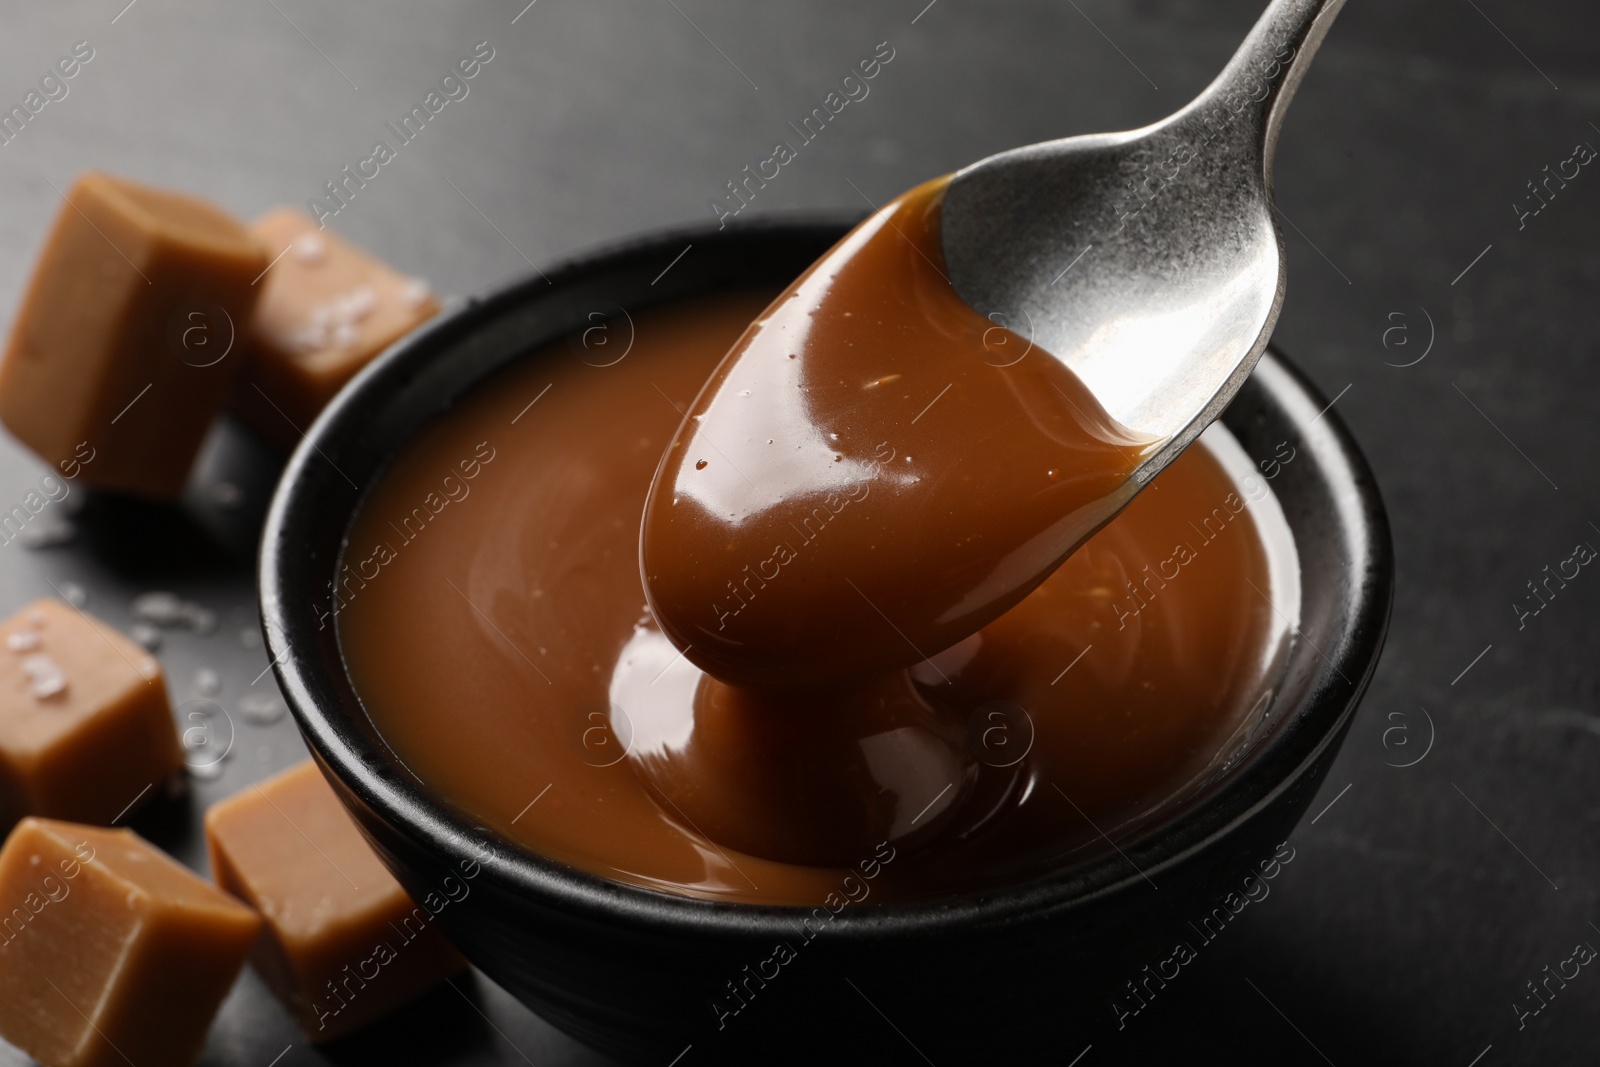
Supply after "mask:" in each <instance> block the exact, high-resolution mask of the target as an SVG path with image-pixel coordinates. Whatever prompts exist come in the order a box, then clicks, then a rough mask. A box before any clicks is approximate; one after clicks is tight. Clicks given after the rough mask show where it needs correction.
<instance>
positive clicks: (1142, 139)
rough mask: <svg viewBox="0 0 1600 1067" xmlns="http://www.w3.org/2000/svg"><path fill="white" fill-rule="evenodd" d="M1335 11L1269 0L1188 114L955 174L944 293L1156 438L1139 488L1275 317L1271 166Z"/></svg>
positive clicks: (944, 227) (1173, 452)
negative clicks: (1038, 352) (1047, 358)
mask: <svg viewBox="0 0 1600 1067" xmlns="http://www.w3.org/2000/svg"><path fill="white" fill-rule="evenodd" d="M1343 6H1344V0H1274V3H1272V4H1271V6H1269V7H1268V8H1267V11H1266V13H1265V14H1263V15H1262V17H1261V19H1260V21H1258V22H1257V23H1256V25H1255V27H1254V29H1252V30H1251V32H1250V34H1249V36H1248V37H1247V38H1246V39H1245V41H1244V44H1243V45H1242V46H1241V47H1240V49H1239V51H1238V52H1237V53H1236V54H1235V55H1234V57H1233V59H1232V60H1230V61H1229V63H1228V65H1227V67H1226V68H1225V69H1224V70H1223V72H1222V73H1221V74H1220V75H1219V76H1218V77H1217V79H1216V80H1215V81H1214V82H1212V83H1211V85H1210V86H1209V87H1208V88H1207V89H1206V90H1205V92H1203V93H1201V94H1200V96H1198V97H1197V98H1196V99H1195V100H1194V101H1193V102H1192V103H1190V104H1189V105H1188V106H1187V107H1185V108H1183V109H1182V110H1181V111H1179V112H1177V113H1176V114H1174V115H1172V116H1170V117H1169V118H1166V119H1163V120H1162V121H1161V122H1158V123H1156V124H1155V125H1153V126H1148V127H1146V128H1144V129H1141V130H1133V131H1131V132H1127V133H1114V134H1097V135H1091V136H1085V137H1070V138H1066V139H1064V140H1059V141H1048V142H1044V143H1042V144H1035V145H1029V146H1027V147H1025V148H1018V149H1015V150H1013V151H1009V152H1002V153H1000V154H999V155H995V156H990V157H989V158H988V159H985V160H982V161H980V162H978V163H974V164H972V165H971V166H969V167H966V168H965V169H963V170H961V171H959V172H957V173H956V175H955V176H954V178H952V179H951V182H950V187H949V189H948V190H946V192H945V196H944V204H943V208H942V215H941V232H942V244H943V250H944V258H945V265H946V270H947V271H948V273H949V277H950V281H951V284H952V285H953V286H954V288H955V290H956V292H957V293H958V294H959V295H960V296H961V298H962V299H963V300H965V301H966V302H967V303H968V304H970V305H971V306H972V307H973V308H975V309H977V310H978V311H980V312H982V313H983V314H985V315H987V316H988V317H989V318H991V319H993V320H994V321H995V322H996V323H998V324H1000V325H1003V326H1005V327H1007V328H1008V329H1010V330H1012V331H1013V332H1016V333H1020V334H1022V335H1023V336H1024V337H1026V338H1028V339H1029V340H1030V341H1032V342H1033V344H1034V345H1035V346H1037V347H1039V348H1042V349H1044V350H1045V351H1046V352H1048V353H1049V354H1050V355H1052V356H1054V357H1055V358H1057V359H1059V360H1060V361H1061V362H1063V363H1065V364H1066V365H1067V366H1068V367H1069V368H1071V370H1072V371H1073V372H1074V373H1075V374H1076V375H1077V376H1078V377H1079V379H1080V380H1082V381H1083V383H1084V384H1085V385H1086V386H1087V387H1088V389H1089V391H1090V392H1091V393H1092V394H1093V395H1094V397H1095V399H1096V400H1098V401H1099V402H1100V404H1101V406H1102V407H1103V408H1104V409H1105V410H1106V412H1107V413H1109V414H1110V415H1111V416H1112V417H1113V418H1115V419H1116V420H1117V421H1118V422H1120V423H1121V424H1122V425H1123V426H1124V427H1126V428H1127V429H1129V430H1132V431H1134V432H1135V433H1138V434H1140V435H1143V436H1147V437H1150V438H1153V439H1156V440H1159V441H1162V444H1161V446H1160V447H1159V448H1156V449H1153V450H1152V451H1151V452H1150V453H1149V454H1148V455H1147V456H1146V457H1145V458H1144V459H1143V461H1142V462H1141V463H1140V464H1139V465H1138V467H1137V468H1136V470H1135V471H1134V474H1133V482H1134V484H1135V485H1143V484H1144V483H1146V482H1148V481H1149V480H1150V479H1151V478H1153V477H1154V476H1155V475H1156V474H1157V473H1158V472H1159V471H1160V470H1161V469H1162V468H1163V467H1165V466H1166V465H1167V464H1168V463H1170V462H1171V461H1172V460H1173V459H1174V458H1175V457H1176V456H1177V455H1178V453H1180V452H1182V451H1183V449H1184V448H1185V447H1187V446H1188V445H1189V443H1190V442H1191V441H1193V440H1194V439H1195V438H1196V437H1197V436H1199V434H1200V432H1201V431H1202V430H1204V429H1205V427H1206V426H1208V425H1210V423H1211V422H1212V421H1214V420H1215V419H1216V418H1217V416H1218V415H1220V414H1221V413H1222V410H1223V409H1224V408H1225V407H1227V405H1228V402H1229V401H1230V400H1232V399H1233V396H1234V394H1235V393H1237V392H1238V390H1239V387H1240V385H1242V384H1243V383H1244V380H1245V378H1247V377H1248V376H1249V374H1250V371H1251V370H1252V369H1253V368H1254V367H1255V365H1256V361H1257V360H1259V359H1260V358H1261V353H1262V352H1263V351H1265V349H1266V346H1267V339H1268V337H1270V336H1271V333H1272V327H1273V324H1274V323H1275V322H1276V321H1277V318H1278V312H1279V310H1280V309H1281V308H1282V306H1283V293H1284V259H1283V241H1282V234H1281V232H1280V231H1279V228H1278V226H1277V223H1276V221H1275V219H1274V215H1273V212H1274V207H1273V195H1272V161H1273V156H1274V151H1275V148H1276V146H1277V139H1278V130H1279V128H1280V127H1281V126H1282V123H1283V116H1284V112H1285V111H1286V110H1287V108H1288V105H1289V100H1290V98H1291V97H1292V96H1293V95H1294V92H1295V89H1296V88H1297V87H1298V85H1299V83H1300V80H1301V79H1302V78H1303V77H1304V76H1305V72H1306V69H1307V68H1308V66H1309V65H1310V62H1311V58H1312V56H1313V54H1314V53H1315V52H1316V50H1317V47H1318V45H1320V44H1321V42H1322V38H1323V37H1324V36H1325V35H1326V34H1327V31H1328V27H1329V26H1330V25H1331V23H1332V22H1333V19H1334V17H1335V16H1336V15H1337V14H1338V12H1339V9H1340V8H1341V7H1343Z"/></svg>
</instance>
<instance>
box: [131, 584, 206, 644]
mask: <svg viewBox="0 0 1600 1067" xmlns="http://www.w3.org/2000/svg"><path fill="white" fill-rule="evenodd" d="M133 617H134V618H136V619H138V620H139V621H140V622H146V623H149V624H151V625H152V626H160V627H162V628H164V629H170V628H172V627H176V626H184V627H187V628H189V629H190V630H193V631H194V632H195V633H197V634H208V633H210V632H211V631H212V630H215V629H216V628H217V614H216V612H214V611H212V610H211V609H210V608H207V607H204V606H202V605H200V604H196V603H193V602H192V601H188V600H184V599H183V598H181V597H179V596H178V595H177V594H175V593H163V592H157V593H141V594H139V595H138V596H136V597H134V598H133Z"/></svg>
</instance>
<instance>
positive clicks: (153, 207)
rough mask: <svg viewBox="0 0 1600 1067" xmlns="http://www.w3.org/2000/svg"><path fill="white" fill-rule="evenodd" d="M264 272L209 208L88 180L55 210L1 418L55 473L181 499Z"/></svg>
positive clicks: (3, 391)
mask: <svg viewBox="0 0 1600 1067" xmlns="http://www.w3.org/2000/svg"><path fill="white" fill-rule="evenodd" d="M266 265H267V261H266V258H265V257H264V256H263V255H262V253H261V248H260V246H259V245H258V244H257V243H256V242H255V240H254V238H252V237H251V236H250V233H249V231H248V230H246V229H245V228H244V227H243V226H242V225H241V224H240V223H239V222H237V221H235V220H234V219H233V218H231V217H229V216H228V215H226V214H224V213H223V212H222V211H220V210H218V209H217V208H215V207H212V206H211V205H210V204H207V203H205V202H203V201H200V200H195V199H192V198H190V197H187V196H182V195H179V194H177V193H170V192H166V191H163V190H160V189H152V188H150V187H148V186H144V185H139V184H137V183H134V182H130V181H126V180H124V179H122V178H113V177H111V176H109V175H106V174H95V173H90V174H85V175H84V176H83V177H81V178H79V179H78V180H77V182H75V183H74V184H73V186H72V189H71V190H70V191H69V192H68V193H67V203H65V204H63V205H62V207H61V210H60V212H58V213H57V215H56V221H55V225H54V226H53V227H52V229H51V231H50V236H49V237H48V238H47V239H46V241H45V247H44V252H43V254H42V255H41V256H40V258H39V262H38V265H37V266H35V268H34V272H33V280H32V282H30V283H29V286H28V293H27V296H26V298H25V299H24V300H23V303H22V307H21V310H20V311H19V312H18V313H17V319H16V325H15V326H14V327H13V328H12V332H11V341H10V344H9V345H8V346H7V348H6V354H5V360H4V362H3V363H0V420H3V421H4V422H5V424H6V426H8V427H9V428H10V429H11V432H12V433H14V434H16V435H17V437H19V438H21V440H22V442H23V443H24V444H26V445H27V446H28V447H29V448H31V449H33V450H34V451H35V452H37V453H38V454H39V456H40V457H41V458H42V459H44V460H45V462H47V463H49V464H50V465H51V466H52V467H55V468H57V469H59V470H60V471H61V472H62V473H65V474H68V475H69V476H77V477H81V478H82V479H83V480H84V481H85V482H87V483H89V484H91V485H97V486H100V487H102V488H105V489H111V490H115V491H118V492H124V493H132V494H136V495H140V496H148V497H156V498H171V497H175V496H177V495H178V493H179V491H180V490H181V489H182V488H183V484H184V482H185V480H186V479H187V478H188V474H189V468H190V466H191V465H192V464H193V462H194V457H195V453H196V452H197V451H198V450H199V448H200V442H201V439H202V438H203V437H204V436H205V433H206V430H207V429H208V428H209V427H210V425H211V423H212V421H213V420H214V419H215V417H216V415H217V413H218V412H219V411H221V409H222V407H223V405H224V404H225V403H226V402H227V398H228V395H229V392H230V390H231V388H232V385H233V380H234V378H235V377H236V374H237V371H238V369H239V367H240V365H241V364H242V362H243V360H241V359H240V358H239V353H237V352H234V353H232V355H231V356H230V355H229V352H230V349H231V348H233V347H235V346H234V339H235V335H236V333H243V331H244V328H245V324H246V323H247V322H248V320H249V317H250V311H251V308H252V307H253V306H254V304H255V300H256V297H257V295H258V293H259V289H258V288H257V287H255V286H253V285H252V284H251V282H252V281H253V280H254V279H255V278H256V277H257V276H258V275H259V274H260V273H261V271H262V269H263V268H264V267H265V266H266Z"/></svg>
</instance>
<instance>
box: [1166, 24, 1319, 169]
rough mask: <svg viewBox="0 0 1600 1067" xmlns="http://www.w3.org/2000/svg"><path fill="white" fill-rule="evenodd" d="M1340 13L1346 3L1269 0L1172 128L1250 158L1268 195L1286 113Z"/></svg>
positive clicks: (1177, 115) (1174, 119) (1173, 119)
mask: <svg viewBox="0 0 1600 1067" xmlns="http://www.w3.org/2000/svg"><path fill="white" fill-rule="evenodd" d="M1342 7H1344V0H1272V3H1271V4H1270V5H1269V6H1268V7H1267V10H1266V12H1265V13H1263V14H1262V16H1261V18H1260V19H1259V20H1257V22H1256V24H1255V26H1254V28H1252V29H1251V31H1250V34H1249V36H1247V37H1246V38H1245V40H1244V43H1243V44H1242V45H1240V46H1239V50H1238V51H1237V52H1235V53H1234V56H1233V58H1232V59H1230V60H1229V61H1228V65H1227V66H1226V67H1224V68H1223V69H1222V73H1221V74H1219V75H1217V78H1216V80H1215V81H1213V82H1212V83H1211V84H1210V85H1209V86H1207V87H1206V89H1205V91H1204V92H1202V93H1201V94H1200V95H1199V96H1197V97H1196V98H1195V99H1194V102H1193V103H1191V104H1189V106H1188V107H1185V108H1184V109H1183V110H1182V111H1180V112H1178V114H1176V115H1174V116H1173V117H1172V120H1171V121H1172V123H1173V125H1174V126H1180V127H1185V128H1187V130H1188V131H1190V132H1191V133H1193V134H1195V135H1199V136H1200V137H1201V139H1202V140H1203V141H1205V142H1207V143H1210V142H1212V141H1216V142H1218V143H1219V144H1220V145H1221V146H1223V147H1224V149H1225V150H1231V151H1232V152H1234V153H1237V154H1239V155H1240V156H1243V157H1245V159H1251V157H1253V161H1254V162H1257V163H1259V165H1260V167H1261V175H1262V178H1263V180H1264V181H1265V182H1266V185H1267V189H1268V190H1269V191H1270V190H1271V189H1272V160H1273V156H1274V155H1275V154H1276V152H1277V147H1278V130H1279V128H1281V127H1282V125H1283V116H1284V113H1285V112H1286V111H1288V109H1289V101H1290V100H1291V99H1292V98H1293V97H1294V92H1295V90H1296V89H1297V88H1299V86H1300V80H1301V79H1302V78H1304V77H1305V74H1306V70H1307V68H1309V67H1310V66H1311V57H1312V56H1314V55H1316V52H1317V47H1318V46H1319V45H1321V44H1322V39H1323V37H1325V36H1327V33H1328V27H1329V26H1331V25H1332V24H1333V19H1334V16H1336V15H1337V14H1338V13H1339V9H1340V8H1342ZM1196 127H1199V128H1200V129H1196ZM1201 130H1203V131H1204V132H1203V133H1201ZM1241 161H1244V160H1241Z"/></svg>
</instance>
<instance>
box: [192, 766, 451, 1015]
mask: <svg viewBox="0 0 1600 1067" xmlns="http://www.w3.org/2000/svg"><path fill="white" fill-rule="evenodd" d="M206 847H207V851H208V852H209V853H210V856H211V872H212V876H213V877H214V878H215V879H216V881H217V884H218V885H219V886H221V887H223V888H224V889H226V890H228V891H229V892H231V893H233V894H234V895H236V896H238V897H240V898H241V899H243V900H244V901H246V902H247V903H249V904H251V905H252V906H253V907H255V908H256V910H258V911H259V912H261V914H262V916H263V917H264V918H265V919H266V923H267V925H266V930H265V933H264V935H263V937H262V938H261V941H260V943H259V944H258V945H257V946H256V950H255V953H254V955H253V956H252V957H251V962H252V963H254V964H255V968H256V970H257V971H258V972H260V974H261V977H262V978H263V979H264V980H265V981H266V983H267V985H268V986H269V987H270V988H271V989H272V991H273V993H274V994H276V995H277V997H278V999H279V1000H281V1001H283V1003H284V1005H285V1006H286V1007H287V1008H288V1009H289V1012H290V1014H292V1015H293V1016H294V1018H295V1021H296V1022H298V1023H299V1024H300V1028H301V1029H302V1030H304V1031H305V1033H306V1036H307V1037H309V1038H310V1039H311V1040H312V1041H314V1042H322V1041H328V1040H330V1039H332V1038H335V1037H339V1036H342V1035H344V1034H347V1033H350V1032H351V1031H353V1030H356V1029H358V1028H359V1027H362V1026H364V1025H366V1024H367V1023H369V1022H371V1021H372V1020H373V1019H376V1018H378V1017H379V1016H381V1015H384V1014H386V1013H388V1012H389V1011H391V1010H393V1009H394V1008H396V1007H398V1006H399V1005H401V1004H403V1003H405V1002H407V1001H409V1000H411V999H413V998H415V997H416V996H418V995H419V994H421V993H422V992H424V991H426V990H427V989H430V988H431V987H433V986H434V985H437V984H438V983H439V982H440V981H441V980H443V979H444V978H445V977H446V976H448V975H451V974H454V973H455V972H457V971H460V970H462V969H463V968H465V967H466V960H464V959H463V958H462V957H461V955H460V953H458V952H457V951H456V950H455V949H454V948H453V947H452V946H451V944H450V942H448V941H446V940H445V938H444V935H443V934H442V933H440V931H439V928H438V924H437V923H436V922H435V921H434V918H433V915H434V912H435V911H437V910H440V909H442V908H443V907H444V906H445V905H446V904H448V902H449V900H451V899H462V898H463V897H464V896H465V894H466V891H467V890H466V883H465V881H464V880H461V879H450V881H451V882H452V883H453V884H452V886H445V887H442V891H441V893H440V894H438V895H437V897H436V898H435V895H433V894H430V897H429V903H430V906H431V907H432V908H433V910H432V911H430V910H429V909H428V908H424V907H422V906H420V905H418V904H416V903H414V902H413V901H412V900H411V898H410V897H409V896H407V895H406V891H405V890H404V889H402V888H401V887H400V883H398V882H396V881H395V880H394V877H393V876H392V875H391V874H390V873H389V872H388V870H387V869H386V868H385V867H384V866H383V864H382V863H381V862H380V861H379V860H378V857H377V856H376V855H375V854H374V853H373V851H372V849H371V848H370V847H369V846H368V845H367V843H366V840H365V839H364V838H362V836H361V832H360V831H359V830H357V829H356V824H355V822H354V821H353V820H352V819H351V818H350V815H349V814H348V813H347V812H346V811H345V810H344V807H343V806H342V805H341V804H340V803H339V799H338V797H336V796H335V795H334V792H333V789H332V787H331V786H329V785H328V783H327V782H326V781H325V780H324V779H323V777H322V774H321V772H319V771H318V770H317V768H316V766H315V764H313V763H312V762H311V761H310V760H307V761H306V762H304V763H301V764H299V765H297V766H295V767H292V768H290V769H289V770H287V771H284V772H283V773H282V774H280V775H278V776H277V777H275V778H272V779H270V780H268V781H266V782H263V783H261V784H260V785H256V786H251V787H250V788H248V789H245V790H244V791H243V792H240V793H238V794H236V795H234V796H232V797H229V798H228V799H227V800H224V801H222V802H220V803H218V804H214V805H212V807H211V809H210V810H209V811H207V812H206ZM474 873H476V872H474ZM455 887H460V888H455ZM447 893H448V894H450V896H446V895H445V894H447Z"/></svg>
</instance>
